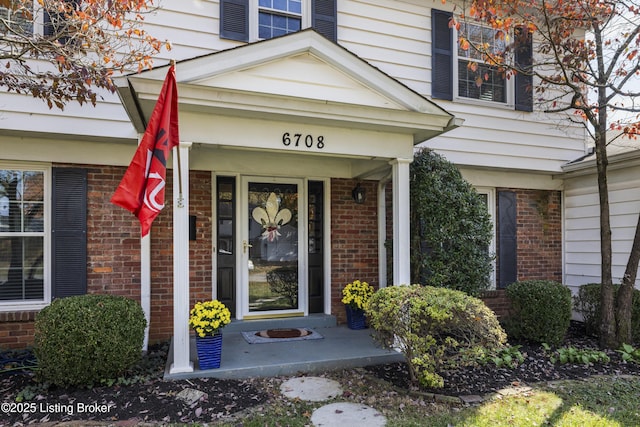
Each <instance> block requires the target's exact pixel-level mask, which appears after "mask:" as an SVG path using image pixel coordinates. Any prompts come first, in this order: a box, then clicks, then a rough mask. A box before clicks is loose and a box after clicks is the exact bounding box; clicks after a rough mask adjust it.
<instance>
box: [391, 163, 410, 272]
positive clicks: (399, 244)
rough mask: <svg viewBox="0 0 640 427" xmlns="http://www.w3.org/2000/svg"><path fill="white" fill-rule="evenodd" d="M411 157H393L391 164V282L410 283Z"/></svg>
mask: <svg viewBox="0 0 640 427" xmlns="http://www.w3.org/2000/svg"><path fill="white" fill-rule="evenodd" d="M411 162H412V159H395V160H392V161H391V162H389V163H390V164H391V174H392V179H393V284H394V285H410V284H411V260H410V239H411V231H410V226H409V221H410V219H411V217H410V214H409V209H410V202H409V184H410V180H409V165H410V164H411Z"/></svg>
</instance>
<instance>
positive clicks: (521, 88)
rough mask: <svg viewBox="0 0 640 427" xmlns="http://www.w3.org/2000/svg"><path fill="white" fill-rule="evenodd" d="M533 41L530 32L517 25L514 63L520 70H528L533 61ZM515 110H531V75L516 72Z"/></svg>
mask: <svg viewBox="0 0 640 427" xmlns="http://www.w3.org/2000/svg"><path fill="white" fill-rule="evenodd" d="M532 52H533V42H532V36H531V32H530V31H528V30H527V29H526V28H522V27H518V28H516V30H515V52H514V53H515V55H514V56H515V58H514V59H515V63H516V66H517V67H518V68H520V69H521V70H530V69H531V66H532V62H533V58H532V54H533V53H532ZM515 86H516V94H515V95H516V110H519V111H533V76H530V75H527V74H525V73H517V74H516V79H515Z"/></svg>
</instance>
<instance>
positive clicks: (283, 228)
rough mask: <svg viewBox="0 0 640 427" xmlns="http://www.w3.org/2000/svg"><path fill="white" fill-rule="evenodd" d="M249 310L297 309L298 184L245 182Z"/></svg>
mask: <svg viewBox="0 0 640 427" xmlns="http://www.w3.org/2000/svg"><path fill="white" fill-rule="evenodd" d="M248 197H249V242H248V243H249V246H248V249H249V261H248V263H249V265H248V268H249V311H270V310H289V309H297V308H298V186H297V185H296V184H278V183H257V182H251V183H249V193H248Z"/></svg>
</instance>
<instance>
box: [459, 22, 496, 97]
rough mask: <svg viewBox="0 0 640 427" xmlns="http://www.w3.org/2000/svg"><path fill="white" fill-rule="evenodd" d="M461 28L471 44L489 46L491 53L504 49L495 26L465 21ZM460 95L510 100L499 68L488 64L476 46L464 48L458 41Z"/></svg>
mask: <svg viewBox="0 0 640 427" xmlns="http://www.w3.org/2000/svg"><path fill="white" fill-rule="evenodd" d="M460 31H461V33H462V34H464V35H465V36H466V37H467V39H468V40H469V42H470V44H471V45H472V46H483V45H484V46H488V47H489V49H490V50H491V51H492V52H500V51H504V49H505V43H504V40H501V39H500V38H499V37H496V31H495V30H494V29H492V28H487V27H482V26H480V25H476V24H469V23H462V25H461V26H460ZM457 65H458V96H459V97H462V98H472V99H480V100H483V101H492V102H501V103H506V102H507V84H506V83H507V82H506V78H505V76H504V74H502V73H500V71H499V70H498V68H497V67H495V66H491V65H489V64H486V63H485V62H484V60H483V58H482V55H481V54H480V53H479V52H478V51H477V50H475V49H473V47H471V48H469V49H467V50H464V49H462V48H461V47H460V43H458V64H457Z"/></svg>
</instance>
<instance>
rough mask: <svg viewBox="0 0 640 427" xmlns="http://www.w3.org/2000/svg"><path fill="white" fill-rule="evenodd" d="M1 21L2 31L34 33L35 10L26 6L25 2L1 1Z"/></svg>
mask: <svg viewBox="0 0 640 427" xmlns="http://www.w3.org/2000/svg"><path fill="white" fill-rule="evenodd" d="M0 4H2V5H3V6H0V22H1V23H2V24H1V27H2V32H3V33H5V32H7V33H8V34H11V33H14V34H15V33H18V34H23V35H24V34H29V35H30V34H33V19H32V16H33V10H32V9H31V8H26V7H25V6H24V4H23V2H18V1H15V0H9V1H7V2H2V3H0Z"/></svg>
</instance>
